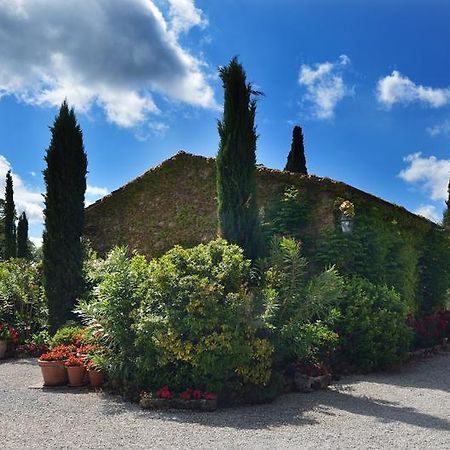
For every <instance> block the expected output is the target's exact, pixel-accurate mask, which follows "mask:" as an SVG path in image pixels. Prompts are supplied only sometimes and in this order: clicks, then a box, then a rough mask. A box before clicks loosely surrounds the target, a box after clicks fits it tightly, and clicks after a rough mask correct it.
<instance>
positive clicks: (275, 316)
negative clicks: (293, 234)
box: [261, 237, 343, 364]
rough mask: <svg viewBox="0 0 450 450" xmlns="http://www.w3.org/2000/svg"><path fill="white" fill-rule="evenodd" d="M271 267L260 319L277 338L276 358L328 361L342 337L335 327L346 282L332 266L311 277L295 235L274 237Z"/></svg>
mask: <svg viewBox="0 0 450 450" xmlns="http://www.w3.org/2000/svg"><path fill="white" fill-rule="evenodd" d="M268 265H269V268H268V269H267V270H265V271H264V273H263V287H262V290H263V296H264V299H265V302H264V303H265V304H264V309H263V313H262V316H261V318H262V320H263V322H264V323H265V325H266V327H267V329H268V330H269V331H270V333H271V336H272V339H273V341H274V342H275V349H276V353H277V360H278V361H283V362H284V364H286V363H287V362H289V361H290V362H302V363H303V364H318V363H321V362H324V360H326V359H328V357H329V355H330V353H331V352H333V351H334V348H335V347H336V345H337V341H338V336H337V335H336V333H334V332H333V331H332V325H333V323H334V322H335V320H336V319H337V318H338V317H339V311H338V310H337V309H336V305H337V304H338V302H339V299H340V297H341V295H342V288H343V280H342V279H341V277H340V276H339V275H338V273H337V272H336V270H335V269H334V268H329V269H327V270H325V271H324V272H322V273H320V274H319V275H316V276H314V277H312V278H311V279H310V280H309V281H307V280H306V276H305V273H306V266H307V261H306V259H305V258H303V257H302V256H301V244H300V242H298V241H296V240H295V239H292V238H286V237H283V238H275V239H273V241H272V249H271V255H270V257H269V260H268Z"/></svg>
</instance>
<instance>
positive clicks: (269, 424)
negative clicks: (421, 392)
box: [103, 354, 450, 431]
mask: <svg viewBox="0 0 450 450" xmlns="http://www.w3.org/2000/svg"><path fill="white" fill-rule="evenodd" d="M449 367H450V354H447V355H444V356H437V357H436V358H435V359H433V360H427V361H426V362H422V363H414V364H410V365H408V366H406V367H405V368H404V369H403V370H401V372H400V373H395V374H385V373H384V374H376V375H369V376H353V377H346V378H345V379H344V380H343V381H342V382H341V383H338V384H337V385H335V386H333V387H332V388H331V389H329V390H326V391H318V392H314V393H311V394H287V395H283V396H282V397H280V398H279V399H277V400H276V401H275V402H274V403H272V404H266V405H254V406H246V407H241V408H231V409H224V410H219V411H216V412H214V413H200V412H192V411H179V410H174V411H142V410H141V409H140V408H139V407H138V406H137V405H133V404H130V403H127V402H124V401H122V400H121V399H120V398H117V397H111V396H108V395H106V394H104V400H105V403H104V409H103V412H104V414H105V415H117V414H122V413H125V412H128V413H130V412H132V413H134V414H135V415H136V416H137V418H138V419H140V420H142V419H145V418H148V419H150V418H151V419H161V420H170V421H175V422H180V423H184V424H186V423H188V424H189V423H193V424H194V423H195V424H202V425H205V426H208V427H227V428H233V429H242V430H257V429H269V428H276V427H282V426H286V425H297V426H302V425H314V424H317V423H319V422H320V421H321V417H320V416H321V415H323V416H324V417H323V420H326V417H325V416H330V415H331V416H334V415H336V414H340V412H341V411H344V412H347V413H351V414H356V415H361V416H368V417H374V418H376V419H377V420H379V421H380V422H382V423H390V422H399V423H404V424H408V425H413V426H417V427H421V428H425V429H431V430H448V431H450V421H448V420H445V419H442V418H439V417H435V416H433V415H429V414H425V413H422V412H420V411H418V410H416V409H415V408H412V407H405V406H401V405H400V404H398V403H395V402H389V401H386V400H382V399H377V398H375V397H372V396H361V395H359V394H358V393H357V391H356V385H358V384H359V383H375V384H386V385H391V386H393V387H394V386H400V387H410V388H417V389H425V388H426V389H433V390H442V391H444V392H449V387H448V378H447V376H446V374H447V373H448V370H449ZM410 395H411V396H413V395H414V394H413V393H411V394H410ZM313 412H314V414H312V413H313ZM312 415H314V417H312Z"/></svg>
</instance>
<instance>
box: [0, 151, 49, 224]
mask: <svg viewBox="0 0 450 450" xmlns="http://www.w3.org/2000/svg"><path fill="white" fill-rule="evenodd" d="M9 170H11V175H12V179H13V185H14V203H15V205H16V210H17V213H19V214H20V213H22V212H23V211H25V212H26V214H27V216H28V220H29V221H30V223H41V222H42V210H43V198H42V195H41V193H40V192H39V191H38V190H36V189H32V188H29V187H28V186H26V185H25V183H24V181H23V180H22V178H21V177H20V176H19V175H17V174H16V173H14V172H13V171H12V167H11V164H10V162H9V161H8V160H7V159H6V158H5V157H4V156H3V155H0V179H1V180H5V177H6V173H7V172H8V171H9ZM4 191H5V190H4V189H2V197H3V193H4Z"/></svg>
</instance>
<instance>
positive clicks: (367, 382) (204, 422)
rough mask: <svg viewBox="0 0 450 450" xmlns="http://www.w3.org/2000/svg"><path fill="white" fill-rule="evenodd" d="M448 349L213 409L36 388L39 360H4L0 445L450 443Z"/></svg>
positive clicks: (0, 377) (371, 445)
mask: <svg viewBox="0 0 450 450" xmlns="http://www.w3.org/2000/svg"><path fill="white" fill-rule="evenodd" d="M449 369H450V353H446V354H443V355H438V356H435V357H433V358H431V359H428V360H426V361H423V362H418V363H411V364H409V365H408V366H407V367H405V368H404V369H402V371H401V372H399V373H394V374H392V373H391V374H374V375H368V376H352V377H346V378H345V379H343V380H342V381H341V382H340V383H338V384H337V385H335V386H333V387H332V388H331V389H329V390H327V391H321V392H315V393H312V394H289V395H285V396H282V397H281V398H279V399H278V400H277V401H276V402H274V403H272V404H270V405H262V406H252V407H245V408H237V409H228V410H222V411H218V412H215V413H206V414H200V413H193V412H178V411H175V412H152V411H142V410H140V409H139V408H138V407H137V406H135V405H131V404H127V403H124V402H122V401H120V399H117V398H114V397H111V396H107V395H102V394H99V393H94V392H89V391H83V390H81V391H80V390H78V391H70V390H68V388H66V389H61V390H54V391H48V390H46V391H42V390H39V389H30V388H29V386H32V385H36V384H37V383H39V382H40V380H41V378H40V372H39V368H38V366H37V364H36V362H35V361H32V360H15V361H6V362H2V363H1V364H0V448H2V449H26V448H42V449H44V448H77V449H85V448H86V449H87V448H95V449H100V448H102V449H105V448H110V449H113V448H127V449H135V448H142V449H144V448H146V449H147V448H158V449H162V448H202V449H209V448H221V449H226V448H257V449H264V448H267V449H274V448H315V449H319V448H320V449H323V448H345V449H349V448H364V449H367V448H374V449H375V448H376V449H379V448H418V449H428V448H430V449H437V448H439V449H441V448H442V449H450V370H449Z"/></svg>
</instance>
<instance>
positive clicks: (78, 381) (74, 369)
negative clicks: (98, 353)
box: [64, 355, 86, 387]
mask: <svg viewBox="0 0 450 450" xmlns="http://www.w3.org/2000/svg"><path fill="white" fill-rule="evenodd" d="M64 365H65V366H66V369H67V376H68V378H69V386H72V387H79V386H83V385H84V376H85V373H86V368H85V365H84V362H83V360H82V359H81V358H78V357H76V356H75V355H70V356H69V358H68V359H67V360H66V361H65V362H64Z"/></svg>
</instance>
